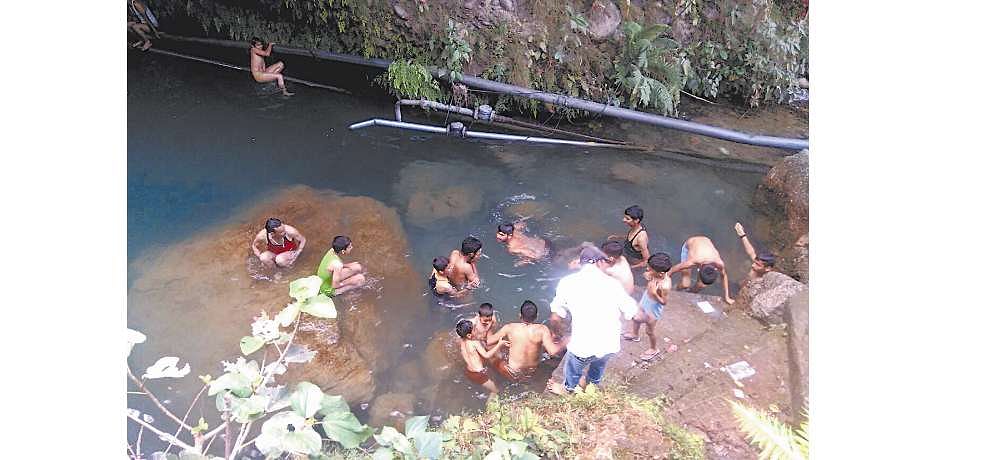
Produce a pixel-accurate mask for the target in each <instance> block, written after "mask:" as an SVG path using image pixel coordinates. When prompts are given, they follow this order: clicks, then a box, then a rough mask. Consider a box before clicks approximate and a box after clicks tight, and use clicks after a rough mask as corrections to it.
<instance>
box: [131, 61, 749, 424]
mask: <svg viewBox="0 0 990 460" xmlns="http://www.w3.org/2000/svg"><path fill="white" fill-rule="evenodd" d="M132 54H133V53H132ZM289 72H290V73H291V69H290V70H289ZM330 80H331V81H329V82H330V83H333V82H332V78H330ZM127 83H128V88H127V104H128V106H127V161H128V167H127V200H128V204H127V209H128V213H127V223H128V231H127V251H128V252H127V254H128V259H129V262H131V263H132V264H131V265H130V268H129V270H128V286H129V287H130V286H132V285H133V283H134V281H135V279H136V278H137V277H138V276H139V271H138V270H135V267H134V266H133V262H135V261H136V260H139V259H140V257H141V256H142V255H143V254H147V253H149V252H150V251H156V250H161V249H163V248H168V247H170V246H172V245H175V244H178V243H180V242H182V241H184V240H186V239H188V238H190V237H193V236H195V235H198V234H201V233H202V232H209V231H210V230H211V227H212V226H214V225H216V224H218V223H221V222H223V221H225V220H226V219H228V218H230V217H231V216H232V215H234V214H235V213H237V211H238V210H239V209H243V208H245V207H248V206H250V205H251V204H252V203H255V202H257V201H258V200H261V199H263V198H265V197H266V196H268V195H269V194H270V193H272V192H274V191H278V190H281V189H283V188H285V187H288V186H292V185H296V184H303V185H307V186H309V187H312V188H314V189H329V190H335V191H337V192H340V193H342V194H346V195H353V196H367V197H371V198H373V199H375V200H378V201H380V202H382V203H384V205H385V206H388V207H391V208H394V209H395V210H396V211H397V212H398V215H399V217H400V220H401V223H402V227H403V231H404V232H405V234H406V237H407V240H408V242H409V247H408V259H409V261H410V263H411V264H412V266H413V267H414V268H415V269H416V270H418V271H421V272H423V273H428V271H429V267H430V261H431V260H432V258H433V257H435V256H437V255H446V254H448V253H449V252H450V250H451V249H454V248H455V247H457V246H458V245H459V243H460V241H461V240H462V239H463V238H464V237H465V236H466V235H469V234H471V235H475V236H478V237H479V238H480V239H481V240H482V241H483V243H484V245H485V249H484V252H485V254H486V256H487V257H486V258H484V259H483V260H481V261H480V262H479V264H478V268H479V271H480V274H481V277H482V279H483V280H484V285H483V287H482V289H481V291H480V292H479V293H478V294H477V295H476V296H475V298H474V299H472V300H473V301H474V302H482V301H490V302H492V303H494V304H495V306H496V309H497V311H498V314H499V316H500V317H501V318H502V320H503V321H511V320H514V319H515V318H517V316H518V306H519V305H520V304H521V302H522V301H523V300H526V299H532V300H534V301H536V302H537V304H538V305H539V306H540V308H541V316H540V318H541V319H545V318H546V315H547V305H548V303H549V301H550V299H552V297H553V292H554V287H555V286H556V280H557V279H559V278H560V277H561V276H563V275H564V274H566V270H565V269H564V268H563V267H562V266H561V265H560V264H552V263H549V262H544V263H539V264H535V265H529V266H525V267H515V266H514V264H513V262H514V259H513V258H512V257H510V256H509V255H508V254H506V253H505V251H504V249H503V248H502V247H501V246H500V245H499V243H498V242H497V241H496V240H495V237H494V234H495V231H494V229H495V226H496V225H497V224H498V223H501V222H502V221H503V220H506V219H510V218H514V217H518V216H521V215H527V216H531V217H532V219H531V220H530V222H531V224H530V225H531V227H532V232H535V233H537V234H539V235H541V236H542V237H544V238H547V239H548V240H550V241H551V242H552V244H553V246H554V247H555V248H557V249H564V248H567V247H573V246H575V245H577V244H579V243H580V242H582V241H585V240H588V241H595V242H600V241H602V240H603V239H604V238H605V237H607V236H608V235H610V234H619V235H624V233H625V230H626V228H625V226H624V225H623V223H622V212H623V209H625V208H626V207H627V206H629V205H632V204H639V205H640V206H642V207H643V208H644V210H645V213H646V219H645V224H646V226H647V228H648V230H649V234H650V238H651V245H650V246H651V251H653V252H656V251H661V250H662V251H666V252H668V253H670V254H671V255H672V256H673V258H674V260H675V261H676V260H677V258H678V257H679V248H680V244H681V243H682V242H683V240H684V239H685V238H687V237H689V236H691V235H695V234H705V235H708V236H710V237H711V238H712V240H713V241H714V242H715V244H716V245H717V246H718V247H719V249H720V251H721V252H722V254H723V258H724V259H725V261H726V263H727V265H728V267H729V269H730V275H731V276H732V278H733V279H734V282H733V284H736V282H735V280H739V279H740V278H741V277H742V276H744V274H745V273H746V270H747V267H748V262H747V260H746V256H745V254H744V253H743V251H742V248H741V247H739V243H738V239H737V238H736V237H735V233H734V231H733V230H732V225H733V223H734V222H736V221H737V220H741V221H744V222H747V221H752V220H753V218H754V217H755V211H754V210H753V209H752V208H751V204H750V201H751V196H752V193H753V191H754V190H755V187H756V184H757V183H758V182H759V180H760V178H761V175H760V174H756V173H746V172H739V171H734V170H725V169H720V168H718V167H714V166H711V165H707V164H701V163H696V162H692V161H687V160H676V159H670V158H669V157H660V156H656V155H650V154H644V153H640V152H635V153H632V152H625V151H614V150H607V149H581V148H573V147H546V146H535V145H527V144H504V143H486V142H473V141H464V140H456V139H449V138H444V137H436V136H430V135H422V134H419V133H413V132H409V131H401V130H395V129H389V128H369V129H365V130H361V131H356V132H351V131H348V130H347V126H348V125H349V124H351V123H354V122H357V121H362V120H365V119H369V118H373V117H381V118H392V116H391V114H392V110H393V107H392V105H391V104H390V103H389V102H388V101H387V100H385V99H382V98H368V97H358V96H348V95H341V94H336V93H332V92H329V91H326V90H322V89H311V88H308V87H304V86H300V85H295V86H293V88H292V89H293V90H294V91H295V92H296V95H295V96H294V97H292V98H283V97H281V96H276V95H273V94H271V91H270V89H269V88H265V87H260V86H258V85H256V84H255V83H254V82H253V81H251V80H250V78H249V77H248V75H247V74H246V73H241V72H237V71H232V70H227V69H222V68H218V67H214V66H210V65H208V64H201V63H194V62H188V61H181V60H178V59H175V58H171V57H164V56H157V55H149V54H145V55H140V56H137V57H135V56H133V55H132V56H130V58H129V59H128V80H127ZM404 119H405V120H407V121H418V122H426V123H430V124H436V125H442V124H443V122H444V119H445V117H444V115H443V114H436V113H433V114H431V115H428V116H427V115H425V114H423V113H422V112H421V111H420V110H419V109H416V108H408V109H406V110H405V111H404ZM476 128H477V127H476ZM643 129H649V128H647V127H644V128H643ZM449 185H454V186H457V187H461V189H463V190H464V193H463V196H462V197H461V198H463V199H461V200H460V201H459V204H458V205H457V207H458V209H459V210H460V211H457V212H452V213H447V214H444V213H439V214H438V213H436V212H433V213H430V212H425V213H424V212H422V209H420V208H418V207H416V206H415V205H414V203H415V202H416V199H415V196H416V194H418V193H420V194H422V193H429V192H431V191H433V190H436V189H438V188H443V187H446V186H449ZM427 207H429V206H427ZM290 223H291V222H290ZM259 228H260V223H259ZM300 230H301V231H302V232H303V233H304V234H312V233H314V232H319V231H331V230H323V229H308V228H301V229H300ZM364 243H365V244H371V243H370V242H364ZM246 246H247V241H245V250H246ZM308 250H310V248H309V247H307V251H308ZM311 250H312V251H318V252H319V253H322V252H323V251H325V250H326V248H315V247H314V248H312V249H311ZM202 270H210V267H202ZM245 276H247V273H245ZM641 281H642V280H640V282H641ZM382 282H383V283H387V282H388V280H383V281H382ZM717 286H718V285H717V284H716V286H715V287H710V288H708V290H707V292H709V293H713V294H718V292H719V290H718V289H716V287H717ZM282 288H284V286H283V287H282ZM386 288H387V286H386ZM217 295H222V293H218V294H217ZM356 295H373V293H372V292H371V291H365V293H360V292H359V293H358V294H356ZM393 301H394V300H393ZM403 301H404V302H422V303H423V304H424V305H427V306H426V307H425V308H427V309H428V310H427V311H428V312H429V314H428V316H427V317H426V318H424V319H422V320H420V321H413V322H410V323H409V324H407V325H406V327H404V328H402V329H401V330H400V334H401V337H400V340H399V343H402V344H404V347H403V349H400V350H395V351H394V352H395V354H396V355H397V356H398V358H397V359H398V361H399V362H403V361H407V360H413V359H416V358H417V356H416V354H417V352H418V351H419V350H423V349H424V347H425V346H426V345H427V344H428V342H429V341H430V339H431V337H434V336H435V335H436V334H437V333H440V334H444V333H447V334H449V333H450V331H451V328H452V326H453V324H454V323H455V322H456V320H457V319H458V318H460V317H469V316H471V315H472V314H473V312H474V311H476V305H477V303H471V304H470V305H466V306H462V307H461V308H442V307H438V306H436V305H435V304H433V300H432V298H431V297H429V296H418V297H416V298H412V299H404V300H403ZM389 307H396V308H397V307H398V305H391V306H389V305H386V306H383V308H386V309H387V308H389ZM162 309H172V310H171V311H170V314H172V315H184V314H188V313H189V312H187V311H183V310H182V309H181V308H180V307H175V306H173V305H171V304H170V303H169V299H154V300H150V301H142V302H130V303H129V305H128V325H129V326H131V327H134V328H137V329H139V330H142V331H144V332H145V333H147V334H148V335H149V337H150V338H149V342H151V341H154V342H155V344H156V345H155V347H154V348H153V349H155V350H158V351H161V350H172V354H175V355H177V356H181V357H182V358H183V360H184V361H189V362H190V363H191V364H192V367H193V375H198V374H206V373H212V374H213V375H214V376H216V375H219V373H220V369H219V365H218V363H217V362H216V361H215V360H213V358H214V357H215V356H216V355H217V353H218V351H228V352H230V351H233V352H234V353H236V344H235V343H216V344H215V345H213V344H210V343H208V342H207V343H196V344H191V343H189V342H187V337H186V335H185V334H184V333H183V332H182V331H177V330H174V328H167V327H164V325H162V324H160V323H159V324H156V323H154V322H151V321H149V320H148V317H149V316H150V315H149V314H148V312H150V311H153V310H162ZM156 317H160V316H156ZM229 327H230V328H231V331H230V333H229V334H230V335H231V336H236V335H237V334H243V331H244V330H245V328H246V327H248V326H247V325H246V324H240V323H237V324H234V323H231V324H230V325H229ZM220 336H225V335H224V334H220ZM148 349H152V348H149V347H145V348H142V347H141V346H139V347H138V348H136V349H135V353H134V354H133V355H132V356H131V358H130V361H131V364H132V366H133V367H135V368H136V370H140V369H143V368H144V366H148V365H150V364H151V363H153V362H154V360H155V359H156V358H157V356H152V355H151V352H149V351H146V350H148ZM235 356H236V355H235V354H230V355H229V359H233V358H234V357H235ZM210 360H213V361H210ZM545 372H549V368H548V369H546V370H545ZM451 375H453V377H451V381H450V382H448V385H446V386H445V387H444V388H445V390H444V391H446V393H445V394H444V395H443V397H442V398H418V399H417V401H416V411H417V413H429V414H437V415H442V414H444V413H448V412H451V411H460V410H462V409H470V408H475V407H480V406H481V405H482V404H483V398H482V397H481V396H482V395H480V394H479V388H477V387H475V386H472V385H471V384H470V383H469V382H466V381H464V380H465V379H464V378H463V377H462V376H461V374H460V373H459V372H455V373H452V374H451ZM376 378H377V380H378V386H377V388H378V389H377V393H378V394H381V393H384V392H394V391H398V390H399V389H403V388H405V389H409V388H416V387H418V386H420V385H423V384H424V383H423V382H416V381H411V382H410V381H403V382H396V381H392V380H391V379H392V374H391V369H387V368H386V369H380V372H378V373H377V376H376ZM543 381H545V378H544V379H543V380H542V381H540V382H539V383H540V384H542V383H543ZM152 385H153V388H155V390H156V391H160V392H161V393H163V394H164V396H165V397H166V399H169V402H168V404H170V405H172V407H175V408H181V409H177V410H179V412H183V411H184V408H185V407H187V406H188V403H189V401H190V400H191V397H192V395H193V394H195V392H196V391H198V388H199V383H198V381H197V380H196V379H195V377H193V376H192V375H191V376H189V377H187V378H186V379H184V380H182V381H170V382H162V381H155V382H153V384H152ZM502 386H503V387H504V386H505V385H504V384H503V385H502ZM539 386H540V385H536V386H530V387H526V386H513V387H510V388H509V389H508V390H506V391H507V393H508V394H510V395H512V394H519V393H520V392H522V391H526V390H534V389H539V388H538V387H539ZM129 403H130V404H131V405H132V407H134V406H137V407H139V408H149V407H148V404H147V403H146V402H145V401H144V400H143V399H142V398H140V397H139V396H135V395H132V396H130V397H129ZM359 403H361V402H360V401H352V405H353V406H355V409H356V410H358V411H360V408H359V407H358V405H359ZM199 407H200V408H199V409H198V410H197V412H201V413H209V411H212V410H213V409H212V401H210V402H208V403H207V404H205V405H204V404H202V403H201V404H199ZM364 415H365V414H363V413H362V416H364ZM193 416H194V417H195V416H196V414H194V415H193ZM207 418H210V417H207ZM214 419H215V417H214ZM131 430H132V432H131V436H130V439H131V440H133V439H134V436H135V434H134V430H133V427H132V428H131Z"/></svg>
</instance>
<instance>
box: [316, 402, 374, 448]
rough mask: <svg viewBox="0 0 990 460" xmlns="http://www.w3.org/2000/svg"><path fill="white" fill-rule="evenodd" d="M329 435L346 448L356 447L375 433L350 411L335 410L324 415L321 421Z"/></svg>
mask: <svg viewBox="0 0 990 460" xmlns="http://www.w3.org/2000/svg"><path fill="white" fill-rule="evenodd" d="M321 423H322V425H323V431H324V432H326V434H327V437H328V438H330V439H332V440H334V441H337V442H339V443H340V445H342V446H344V448H345V449H354V448H356V447H357V446H359V445H360V444H361V443H362V442H364V441H365V440H366V439H368V438H369V437H371V435H372V434H373V433H374V432H373V431H372V429H371V427H369V426H367V425H363V424H362V423H361V422H359V421H358V419H357V417H355V416H354V414H352V413H351V412H350V411H348V412H334V413H332V414H331V415H327V416H326V417H323V421H322V422H321Z"/></svg>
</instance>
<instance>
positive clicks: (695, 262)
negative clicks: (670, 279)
mask: <svg viewBox="0 0 990 460" xmlns="http://www.w3.org/2000/svg"><path fill="white" fill-rule="evenodd" d="M694 268H698V280H697V281H696V282H695V283H694V285H693V286H692V285H691V272H692V269H694ZM685 270H687V273H682V274H681V284H680V289H682V290H683V289H688V290H690V291H691V292H698V291H700V290H701V289H702V288H704V287H705V286H708V285H710V284H712V283H714V282H715V280H716V279H717V278H718V277H719V275H720V274H721V275H722V288H723V292H724V293H725V296H724V297H723V298H724V299H725V303H727V304H729V305H732V304H733V303H735V300H732V298H731V297H729V275H728V273H727V272H726V271H725V263H724V262H722V257H721V256H720V255H719V254H718V250H717V249H715V244H714V243H712V240H710V239H708V237H707V236H702V235H698V236H692V237H690V238H688V239H687V241H685V242H684V245H683V246H681V261H680V262H679V263H678V264H677V265H674V266H673V267H671V269H670V272H669V274H670V276H674V273H677V272H681V271H685Z"/></svg>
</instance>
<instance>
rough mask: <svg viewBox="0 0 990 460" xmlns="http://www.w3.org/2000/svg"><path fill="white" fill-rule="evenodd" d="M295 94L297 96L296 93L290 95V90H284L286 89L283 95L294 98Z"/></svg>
mask: <svg viewBox="0 0 990 460" xmlns="http://www.w3.org/2000/svg"><path fill="white" fill-rule="evenodd" d="M294 94H296V93H290V92H289V91H288V90H284V89H283V90H282V95H283V96H292V95H294Z"/></svg>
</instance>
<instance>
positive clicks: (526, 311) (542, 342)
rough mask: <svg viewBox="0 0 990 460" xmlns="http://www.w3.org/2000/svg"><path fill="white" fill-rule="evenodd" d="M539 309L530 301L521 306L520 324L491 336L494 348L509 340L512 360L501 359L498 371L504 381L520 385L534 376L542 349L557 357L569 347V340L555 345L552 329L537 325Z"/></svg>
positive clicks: (504, 328)
mask: <svg viewBox="0 0 990 460" xmlns="http://www.w3.org/2000/svg"><path fill="white" fill-rule="evenodd" d="M538 314H539V310H538V309H537V307H536V304H535V303H533V301H531V300H527V301H525V302H523V303H522V305H521V306H520V307H519V319H520V320H521V321H522V322H520V323H509V324H506V325H505V326H502V329H499V330H498V332H496V333H494V334H492V335H490V336H489V337H488V344H489V345H494V344H495V343H497V342H500V341H501V340H502V339H505V338H507V339H508V340H509V359H508V360H506V361H503V360H499V361H498V363H497V364H496V367H495V368H496V369H498V371H499V373H500V374H502V375H503V376H505V378H507V379H509V380H511V381H513V382H518V381H521V380H527V379H528V378H530V377H532V375H533V370H535V369H536V367H537V366H538V365H539V364H540V355H541V352H542V351H543V350H546V351H547V353H549V354H551V355H557V354H559V353H560V352H561V351H562V350H564V349H566V348H567V341H566V340H564V341H563V342H561V343H555V342H554V341H553V336H552V335H551V334H550V329H549V328H548V327H546V326H545V325H543V324H536V317H537V316H538Z"/></svg>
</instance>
